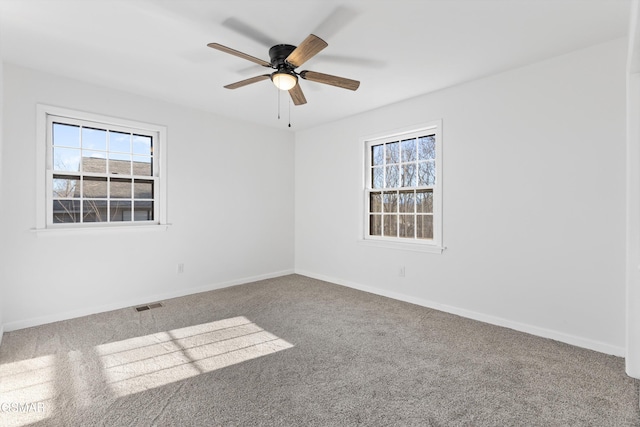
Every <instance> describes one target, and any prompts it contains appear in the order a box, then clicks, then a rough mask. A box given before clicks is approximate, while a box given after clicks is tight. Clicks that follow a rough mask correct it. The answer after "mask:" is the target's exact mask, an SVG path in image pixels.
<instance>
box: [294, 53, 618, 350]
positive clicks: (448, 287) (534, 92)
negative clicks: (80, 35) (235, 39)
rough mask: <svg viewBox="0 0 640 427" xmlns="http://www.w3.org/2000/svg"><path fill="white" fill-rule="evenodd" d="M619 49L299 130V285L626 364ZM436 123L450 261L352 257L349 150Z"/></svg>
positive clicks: (404, 255) (357, 249) (394, 253)
mask: <svg viewBox="0 0 640 427" xmlns="http://www.w3.org/2000/svg"><path fill="white" fill-rule="evenodd" d="M625 50H626V41H625V40H616V41H613V42H609V43H605V44H601V45H597V46H594V47H591V48H588V49H584V50H581V51H577V52H574V53H571V54H568V55H565V56H561V57H557V58H552V59H549V60H546V61H543V62H539V63H536V64H532V65H530V66H527V67H523V68H519V69H516V70H512V71H509V72H505V73H502V74H499V75H494V76H491V77H488V78H484V79H481V80H477V81H473V82H470V83H467V84H463V85H460V86H456V87H452V88H449V89H446V90H442V91H439V92H437V93H432V94H429V95H425V96H419V97H417V98H415V99H411V100H408V101H405V102H401V103H398V104H395V105H391V106H387V107H384V108H381V109H378V110H375V111H371V112H369V113H366V114H362V115H358V116H355V117H351V118H347V119H344V120H341V121H339V122H335V123H331V124H328V125H325V126H322V127H318V128H315V129H312V130H308V131H302V132H299V133H298V134H297V135H296V154H295V164H296V184H295V189H296V190H295V197H296V199H295V206H296V219H295V221H296V223H295V224H296V253H295V256H296V272H298V273H301V274H307V275H310V276H314V277H318V278H324V279H328V280H332V281H335V282H337V283H342V284H345V285H348V286H353V287H356V288H360V289H365V290H370V291H372V292H376V293H380V294H383V295H389V296H394V297H397V298H400V299H405V300H408V301H412V302H416V303H419V304H423V305H427V306H433V307H437V308H440V309H444V310H448V311H451V312H454V313H458V314H461V315H464V316H468V317H472V318H477V319H480V320H484V321H488V322H491V323H495V324H501V325H505V326H509V327H512V328H514V329H519V330H523V331H527V332H531V333H534V334H538V335H542V336H547V337H551V338H554V339H557V340H561V341H564V342H568V343H572V344H576V345H580V346H583V347H587V348H592V349H595V350H599V351H603V352H608V353H612V354H618V355H624V346H625V262H624V259H625V54H626V51H625ZM363 89H365V90H366V82H363ZM389 90H392V89H391V88H390V89H389ZM434 119H442V120H443V147H444V148H443V150H444V156H443V161H444V166H443V173H444V177H443V186H444V193H443V195H444V204H443V207H444V228H443V234H444V245H445V246H447V247H448V249H447V250H446V251H445V252H444V253H443V254H442V255H436V254H425V253H417V252H408V251H400V250H393V249H385V248H374V247H369V246H365V245H359V244H358V237H359V236H361V235H362V208H363V207H362V205H363V196H362V185H363V178H362V176H363V164H362V163H363V160H362V158H363V147H362V146H361V143H360V142H359V138H360V137H362V136H365V135H370V134H375V133H378V132H382V131H385V130H389V129H395V128H400V127H405V126H408V125H411V124H416V123H421V122H427V121H431V120H434ZM400 266H405V268H406V277H404V278H401V277H398V269H399V267H400Z"/></svg>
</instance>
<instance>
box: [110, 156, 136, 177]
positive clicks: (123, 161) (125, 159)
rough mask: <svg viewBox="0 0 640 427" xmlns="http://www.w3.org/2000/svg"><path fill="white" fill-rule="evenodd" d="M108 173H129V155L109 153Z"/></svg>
mask: <svg viewBox="0 0 640 427" xmlns="http://www.w3.org/2000/svg"><path fill="white" fill-rule="evenodd" d="M109 173H114V174H119V175H131V155H130V154H122V153H109Z"/></svg>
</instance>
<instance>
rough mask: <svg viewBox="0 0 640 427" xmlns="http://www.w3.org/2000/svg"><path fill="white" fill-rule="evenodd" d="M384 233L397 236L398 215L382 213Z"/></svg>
mask: <svg viewBox="0 0 640 427" xmlns="http://www.w3.org/2000/svg"><path fill="white" fill-rule="evenodd" d="M383 222H384V235H385V236H390V237H398V215H384V216H383Z"/></svg>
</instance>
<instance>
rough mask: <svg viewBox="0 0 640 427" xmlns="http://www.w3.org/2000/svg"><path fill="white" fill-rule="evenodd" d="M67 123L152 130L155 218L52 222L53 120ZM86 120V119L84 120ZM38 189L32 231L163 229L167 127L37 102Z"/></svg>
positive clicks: (70, 231) (165, 208) (48, 232)
mask: <svg viewBox="0 0 640 427" xmlns="http://www.w3.org/2000/svg"><path fill="white" fill-rule="evenodd" d="M56 118H58V119H62V120H64V122H69V123H85V124H91V123H92V124H94V125H95V127H97V128H100V126H103V127H106V128H109V129H113V130H118V129H120V130H124V131H127V132H133V133H135V132H136V131H137V132H140V133H143V134H152V135H153V137H154V141H153V168H152V171H153V172H152V174H153V176H152V179H153V180H154V190H153V191H154V194H153V198H154V219H153V220H152V221H130V222H128V221H127V222H95V223H60V224H54V223H53V215H52V209H53V175H54V173H53V167H52V155H51V152H52V147H53V145H52V139H51V137H52V135H51V133H52V123H53V121H55V119H56ZM87 122H88V123H87ZM36 136H37V144H36V147H37V149H36V155H37V161H36V166H37V169H36V170H37V177H36V178H37V189H36V196H37V200H36V228H35V229H34V231H36V232H38V235H40V233H41V232H45V234H46V235H48V234H58V233H63V234H70V233H74V232H81V233H82V232H87V231H104V230H111V231H113V230H127V231H134V230H166V229H167V227H168V225H169V224H168V223H167V156H166V151H167V128H166V127H165V126H161V125H155V124H149V123H143V122H138V121H133V120H128V119H121V118H115V117H109V116H105V115H101V114H94V113H88V112H84V111H77V110H72V109H68V108H62V107H55V106H50V105H43V104H38V105H37V130H36Z"/></svg>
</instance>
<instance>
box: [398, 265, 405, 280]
mask: <svg viewBox="0 0 640 427" xmlns="http://www.w3.org/2000/svg"><path fill="white" fill-rule="evenodd" d="M398 276H400V277H404V265H403V266H402V267H400V268H399V269H398Z"/></svg>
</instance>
